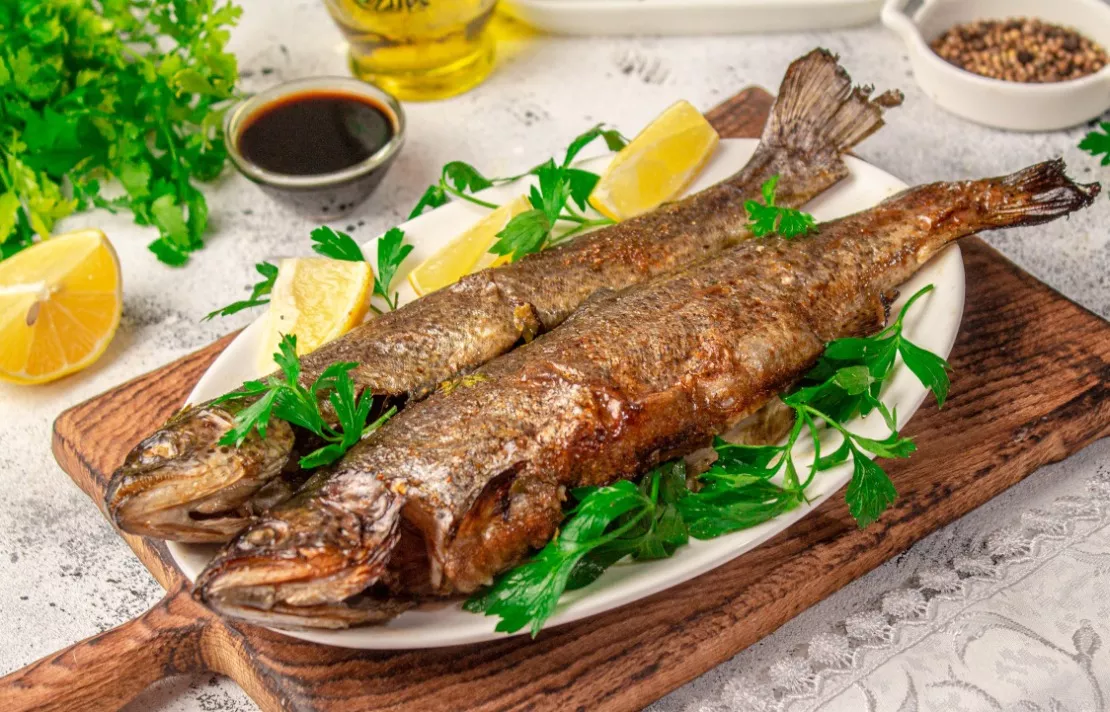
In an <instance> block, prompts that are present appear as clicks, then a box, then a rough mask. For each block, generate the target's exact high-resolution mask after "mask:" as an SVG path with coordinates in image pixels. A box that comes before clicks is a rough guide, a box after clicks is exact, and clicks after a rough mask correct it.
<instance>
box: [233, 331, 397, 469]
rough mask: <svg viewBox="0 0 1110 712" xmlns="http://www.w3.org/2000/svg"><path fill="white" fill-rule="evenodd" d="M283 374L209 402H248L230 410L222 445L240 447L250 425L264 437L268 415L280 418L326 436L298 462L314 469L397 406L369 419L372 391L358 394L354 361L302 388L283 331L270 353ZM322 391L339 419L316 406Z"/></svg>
mask: <svg viewBox="0 0 1110 712" xmlns="http://www.w3.org/2000/svg"><path fill="white" fill-rule="evenodd" d="M274 361H275V362H276V363H277V364H278V367H279V369H280V372H281V375H280V376H278V375H272V376H270V377H269V378H267V379H266V380H265V381H247V382H246V383H244V384H243V385H242V387H241V388H239V390H236V391H232V392H231V393H227V394H225V395H223V396H220V397H219V398H217V399H215V400H214V401H212V403H213V404H219V403H228V402H231V403H232V404H233V405H232V408H231V409H233V408H234V407H236V405H237V404H241V403H242V402H243V401H253V402H250V403H249V405H247V406H246V407H245V408H242V409H241V410H239V411H238V412H235V413H234V423H233V424H232V427H231V429H230V430H228V432H227V433H225V434H224V435H223V437H221V438H220V441H219V444H220V445H227V446H233V447H239V446H241V445H242V444H243V441H244V440H246V439H247V437H248V436H249V435H250V433H251V431H252V430H254V431H256V432H257V433H258V436H259V437H260V438H265V437H266V426H267V425H268V424H269V422H270V419H271V418H279V419H281V420H284V421H286V422H288V423H291V424H293V425H296V426H298V427H300V428H304V429H305V430H308V431H309V432H311V433H313V434H315V435H316V436H317V437H318V438H320V439H322V440H323V441H324V443H325V444H324V445H323V446H321V447H319V448H317V449H316V450H313V451H312V452H310V453H308V454H307V455H304V456H303V457H301V459H300V466H301V467H303V468H305V469H314V468H317V467H323V466H324V465H330V464H331V463H333V462H335V461H336V460H338V459H339V458H340V457H342V456H343V454H344V453H345V452H347V450H349V449H351V448H352V447H354V445H355V444H356V443H357V442H358V441H359V440H361V439H362V438H364V437H366V436H367V435H369V434H370V433H372V432H374V431H375V430H377V429H378V428H380V427H381V426H382V425H383V424H384V423H385V422H386V421H387V420H389V419H390V418H391V417H393V415H394V414H395V413H396V412H397V409H396V408H395V407H391V408H389V409H388V410H386V411H385V412H384V413H382V414H381V416H379V417H378V418H377V419H376V420H374V421H373V422H370V423H367V419H368V418H369V416H370V411H371V410H372V408H373V399H374V396H373V394H372V393H370V392H369V391H365V392H363V393H362V396H361V397H358V396H357V388H356V386H355V384H354V382H353V381H352V380H351V375H350V371H351V369H352V368H355V367H356V366H357V365H358V364H356V363H336V364H332V365H331V366H329V367H328V368H327V369H325V370H324V372H323V373H321V374H320V376H319V377H317V379H316V380H315V382H313V384H312V386H311V387H309V388H305V387H304V386H303V385H302V384H301V382H300V375H301V363H300V361H299V360H298V358H297V337H296V336H294V335H292V334H283V335H282V337H281V341H280V343H279V344H278V350H277V352H276V353H275V354H274ZM324 397H326V398H327V399H328V402H329V403H331V406H332V408H333V409H334V411H335V415H336V419H337V421H338V423H337V424H336V425H332V424H330V423H328V422H327V421H326V420H325V419H324V416H323V414H322V413H321V412H320V400H321V399H322V398H324Z"/></svg>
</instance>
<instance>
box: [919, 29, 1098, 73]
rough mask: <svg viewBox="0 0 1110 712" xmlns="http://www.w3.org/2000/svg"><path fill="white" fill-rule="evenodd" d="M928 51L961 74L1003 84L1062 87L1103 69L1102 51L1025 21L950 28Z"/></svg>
mask: <svg viewBox="0 0 1110 712" xmlns="http://www.w3.org/2000/svg"><path fill="white" fill-rule="evenodd" d="M930 46H931V47H932V48H933V51H934V52H936V53H937V54H938V55H940V57H941V58H943V59H945V60H946V61H948V62H949V63H951V64H954V65H956V66H957V67H959V68H961V69H966V70H967V71H969V72H974V73H975V74H980V75H982V76H984V77H991V78H992V79H1002V80H1005V81H1008V82H1027V83H1043V82H1062V81H1066V80H1068V79H1078V78H1080V77H1085V76H1087V75H1088V74H1094V73H1095V72H1097V71H1098V70H1100V69H1102V68H1103V67H1105V66H1106V64H1107V56H1106V51H1105V50H1104V49H1103V48H1102V47H1101V46H1099V45H1098V44H1096V43H1095V42H1093V41H1092V40H1090V39H1088V38H1087V37H1084V36H1083V35H1081V34H1079V33H1078V32H1076V31H1075V30H1073V29H1071V28H1069V27H1062V26H1060V25H1053V24H1049V23H1047V22H1042V21H1040V20H1036V19H1033V18H1025V17H1015V18H1011V19H1008V20H976V21H974V22H969V23H966V24H963V25H956V26H955V27H953V28H951V29H950V30H948V31H947V32H945V33H944V34H942V35H941V36H940V37H938V38H936V39H935V40H933V41H932V43H931V44H930Z"/></svg>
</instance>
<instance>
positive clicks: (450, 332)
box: [106, 50, 901, 542]
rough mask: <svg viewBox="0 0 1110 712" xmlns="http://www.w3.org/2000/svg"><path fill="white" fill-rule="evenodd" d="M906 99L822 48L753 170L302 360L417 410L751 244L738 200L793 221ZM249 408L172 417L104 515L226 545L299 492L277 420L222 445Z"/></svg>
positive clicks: (115, 489)
mask: <svg viewBox="0 0 1110 712" xmlns="http://www.w3.org/2000/svg"><path fill="white" fill-rule="evenodd" d="M900 101H901V96H900V95H899V94H897V93H886V94H883V95H881V96H879V97H876V98H875V99H874V100H871V99H869V90H867V89H859V88H857V89H852V86H851V80H850V79H849V78H848V76H847V74H846V73H845V72H844V70H843V69H842V68H840V67H839V66H838V65H837V62H836V58H835V57H834V56H832V55H831V54H829V53H828V52H826V51H824V50H814V51H813V52H811V53H810V54H808V55H806V56H805V57H803V58H801V59H799V60H797V61H795V62H794V63H793V64H792V65H791V66H790V68H789V69H788V70H787V73H786V77H785V78H784V80H783V84H782V87H781V89H780V95H779V99H778V100H777V102H776V103H775V106H774V108H773V110H772V113H771V117H770V120H769V122H768V124H767V126H766V129H765V130H764V132H763V136H762V137H761V139H760V145H759V148H758V149H757V150H756V152H755V154H754V155H753V156H752V158H751V160H750V161H749V162H748V164H747V166H745V168H744V169H743V170H741V171H740V172H739V173H737V174H736V175H734V176H732V177H731V178H729V179H727V180H725V181H723V182H721V183H719V184H717V185H715V186H713V187H711V188H709V189H707V190H704V191H702V192H700V193H698V194H696V195H694V196H691V197H689V198H686V199H684V200H680V201H678V202H676V203H671V204H668V205H665V206H663V207H661V208H659V209H658V210H656V211H654V212H652V213H649V214H646V215H643V216H641V217H638V218H635V219H633V220H629V221H627V222H624V223H621V224H619V225H615V226H612V227H609V228H605V229H602V230H598V231H597V232H594V233H590V234H588V235H584V236H582V237H580V238H578V239H576V240H574V241H572V242H570V243H568V244H566V245H562V246H559V247H556V248H554V249H551V250H547V251H544V252H541V253H538V254H533V255H529V256H528V257H526V258H524V259H523V260H521V261H519V262H516V263H514V264H510V265H505V266H502V267H499V268H496V269H489V270H485V271H483V272H479V273H477V274H473V275H470V276H467V277H464V278H463V279H462V280H461V281H459V282H458V283H457V284H455V285H453V286H451V287H448V288H445V289H442V290H440V291H437V292H434V293H432V294H429V295H427V296H425V297H423V298H421V299H418V300H416V301H414V302H412V303H410V304H407V305H405V306H404V307H401V308H400V309H398V310H396V311H394V312H391V313H388V314H384V315H382V316H380V317H378V318H376V319H373V320H372V321H370V322H368V323H367V324H365V325H363V326H361V327H359V328H357V329H355V330H353V331H351V332H350V333H349V334H347V335H346V336H344V337H342V338H340V339H338V340H336V341H334V342H332V343H330V344H328V345H326V346H324V347H322V348H320V349H319V350H318V351H316V352H315V353H312V354H310V355H308V356H306V357H304V358H303V359H302V374H303V379H304V380H305V382H306V384H308V383H311V382H312V381H313V380H314V379H315V378H316V377H317V376H318V375H319V374H320V372H322V371H323V369H325V368H326V367H327V366H329V365H331V364H333V363H335V362H337V361H353V362H356V363H358V364H359V366H358V368H356V369H355V370H354V371H353V372H352V378H353V379H354V381H355V383H356V385H357V386H358V387H359V388H360V389H369V390H370V392H372V393H374V394H376V395H380V396H382V397H383V401H391V402H397V403H403V402H404V401H410V402H411V401H415V400H418V399H420V398H422V397H424V396H426V395H427V394H428V393H429V392H431V391H432V390H434V389H435V388H436V387H437V386H438V385H439V384H440V383H442V382H444V381H447V380H449V379H451V378H453V377H456V376H458V375H460V374H464V373H467V372H469V371H471V370H473V369H475V368H477V367H479V366H481V365H482V364H484V363H486V362H487V361H489V360H490V359H493V358H495V357H497V356H499V355H501V354H503V353H505V352H507V351H510V350H511V349H512V348H513V347H514V346H516V345H517V344H518V343H520V342H521V341H522V340H527V339H528V338H531V337H532V336H534V335H535V334H538V333H542V332H546V331H549V330H551V329H553V328H554V327H556V326H558V325H559V324H560V323H562V322H563V320H565V319H566V318H567V317H568V316H569V315H570V314H571V312H573V311H574V310H575V309H576V308H577V307H578V306H579V305H580V304H582V302H583V301H585V300H586V299H587V298H588V297H590V296H591V295H593V294H595V293H598V292H599V291H605V290H619V289H622V288H625V287H628V286H629V285H633V284H637V283H640V282H643V281H645V280H647V279H650V278H652V277H654V276H657V275H660V274H663V273H666V272H669V271H671V270H674V269H676V268H679V267H682V266H684V265H687V264H690V263H692V262H695V261H697V260H699V259H702V258H705V257H707V256H710V255H714V254H717V253H719V252H721V251H723V250H725V249H728V248H729V247H731V246H733V245H735V244H737V243H738V242H740V241H742V240H744V239H746V238H748V237H750V233H749V232H748V229H747V217H746V215H745V211H744V201H745V200H748V199H751V198H757V197H758V196H759V190H760V186H761V185H762V184H763V183H764V182H765V181H767V180H768V179H769V178H771V177H772V176H775V175H778V176H780V179H779V183H778V187H777V201H778V203H779V204H780V205H783V206H792V207H797V206H801V205H802V204H804V203H806V202H807V201H809V200H810V199H812V198H814V197H815V196H817V195H818V194H820V193H821V192H823V191H825V190H826V189H828V188H829V187H831V186H832V185H834V184H835V183H837V182H838V181H839V180H841V179H842V178H844V177H845V176H846V175H847V169H846V168H845V166H844V163H843V161H842V160H841V156H842V154H843V153H845V152H846V151H848V150H849V149H851V148H852V147H853V146H855V145H856V144H857V143H858V142H859V141H861V140H863V139H864V138H865V137H867V136H868V135H870V134H871V133H873V132H874V131H875V130H877V129H878V128H879V127H880V126H882V123H883V122H882V110H883V108H885V107H889V106H893V105H896V104H898V103H899V102H900ZM247 405H249V403H247V402H244V401H235V402H232V403H222V404H220V405H212V404H208V405H202V406H199V407H193V408H187V409H185V410H184V411H182V412H180V413H178V414H177V415H175V416H174V417H173V418H171V419H170V420H169V422H167V423H166V424H165V426H163V428H162V429H161V430H159V431H158V432H156V433H155V434H154V435H152V436H150V437H149V438H147V439H146V440H144V441H143V442H141V443H139V445H138V446H136V447H135V449H134V450H133V451H132V452H131V453H130V454H129V455H128V457H127V459H126V461H125V462H124V464H123V466H122V467H120V469H119V470H117V471H116V473H115V474H114V475H113V477H112V481H111V483H110V485H109V488H108V492H107V497H106V504H107V510H108V512H109V513H110V514H111V516H112V517H113V518H114V520H115V522H116V524H117V525H118V526H119V527H120V528H121V529H123V530H125V531H128V532H132V533H135V534H143V535H148V536H156V537H161V538H165V539H174V540H179V541H194V542H204V541H226V540H227V539H229V538H230V537H231V536H232V535H233V534H235V533H236V532H237V531H239V530H240V529H241V528H242V527H243V526H244V525H245V523H246V521H247V519H248V518H249V516H251V515H252V514H255V513H257V512H259V511H262V510H264V509H265V508H266V507H268V506H269V505H271V504H273V503H274V502H277V501H280V500H281V499H283V498H284V497H286V496H287V495H288V494H289V493H290V489H289V485H288V483H289V481H290V480H293V479H295V476H296V474H297V473H296V468H295V461H296V458H291V457H290V455H291V453H292V452H293V451H294V449H299V448H298V441H301V440H303V439H304V437H305V434H304V433H296V432H294V429H293V428H291V427H290V426H289V425H288V424H286V423H283V422H280V421H278V422H274V423H272V424H271V426H270V428H269V437H268V438H267V439H266V440H262V439H260V438H259V437H258V436H257V434H252V435H251V436H250V437H249V438H248V439H247V440H246V442H244V443H243V444H242V446H241V447H239V448H238V449H229V448H226V447H221V446H220V445H218V441H219V439H220V438H221V437H222V436H223V435H224V434H225V433H226V432H227V431H228V429H229V428H230V427H231V426H232V422H233V419H234V416H235V414H236V412H238V410H239V409H242V408H245V407H246V406H247Z"/></svg>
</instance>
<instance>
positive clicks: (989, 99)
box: [882, 0, 1110, 131]
mask: <svg viewBox="0 0 1110 712" xmlns="http://www.w3.org/2000/svg"><path fill="white" fill-rule="evenodd" d="M908 2H909V0H887V2H886V5H884V6H883V11H882V20H883V24H884V25H886V26H887V27H889V28H890V29H892V30H894V31H895V32H897V33H898V34H899V35H900V36H901V37H902V39H903V41H905V43H906V46H907V47H908V49H909V54H910V62H911V64H912V65H913V72H914V76H915V77H916V79H917V83H918V84H920V85H921V88H922V89H923V90H924V91H925V93H926V94H928V95H929V96H930V97H931V98H932V99H933V100H934V101H936V102H937V103H938V104H940V105H941V106H942V107H943V108H945V109H947V110H948V111H951V112H952V113H953V114H957V115H958V116H962V117H964V118H965V119H971V120H972V121H975V122H977V123H980V124H985V125H987V126H993V127H995V128H1001V129H1011V130H1014V131H1054V130H1057V129H1063V128H1068V127H1069V126H1075V125H1076V124H1081V123H1083V122H1085V121H1089V120H1090V119H1093V118H1095V117H1096V116H1099V115H1100V114H1102V113H1103V112H1104V111H1106V110H1107V109H1110V67H1104V68H1103V69H1102V70H1101V71H1099V72H1097V73H1095V74H1092V75H1090V76H1087V77H1083V78H1081V79H1073V80H1070V81H1065V82H1055V83H1050V84H1049V83H1046V84H1024V83H1021V82H1006V81H1002V80H1000V79H989V78H987V77H982V76H979V75H978V74H973V73H971V72H968V71H965V70H963V69H960V68H958V67H956V66H954V65H952V64H949V63H948V62H946V61H945V60H943V59H941V58H940V56H938V55H937V54H936V53H935V52H933V50H932V49H930V48H929V42H930V41H932V40H933V39H935V38H936V37H938V36H940V35H941V34H942V33H943V32H944V31H945V30H947V29H949V28H950V27H952V26H953V25H958V24H962V23H965V22H971V21H972V20H980V19H983V20H992V19H993V20H997V19H1005V18H1010V17H1035V18H1038V19H1040V20H1043V21H1045V22H1051V23H1055V24H1058V25H1065V26H1067V27H1073V28H1075V29H1077V30H1079V31H1080V32H1082V33H1083V34H1084V35H1086V36H1087V37H1089V38H1090V39H1092V40H1094V41H1095V42H1097V43H1099V44H1100V45H1102V46H1103V47H1104V48H1106V47H1110V6H1108V5H1107V4H1106V3H1105V2H1104V1H1103V0H925V3H924V4H923V5H922V6H921V7H920V8H919V9H918V10H917V11H916V12H914V13H913V17H912V18H911V17H910V16H908V15H907V14H906V5H907V4H908Z"/></svg>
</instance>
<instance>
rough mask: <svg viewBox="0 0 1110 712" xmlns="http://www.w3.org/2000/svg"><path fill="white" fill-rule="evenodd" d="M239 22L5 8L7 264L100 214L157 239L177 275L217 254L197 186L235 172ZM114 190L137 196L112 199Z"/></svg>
mask: <svg viewBox="0 0 1110 712" xmlns="http://www.w3.org/2000/svg"><path fill="white" fill-rule="evenodd" d="M239 14H240V9H239V8H238V7H236V6H235V5H233V4H231V3H230V2H225V1H223V0H174V1H173V2H170V1H169V0H142V1H136V2H97V3H93V2H72V1H70V0H12V1H10V2H5V3H0V259H4V258H6V257H9V256H11V255H13V254H15V253H16V252H18V251H20V250H22V249H24V248H25V247H28V246H29V245H31V244H32V243H33V242H35V241H36V239H46V238H48V237H49V236H50V232H51V231H52V230H53V228H54V224H55V222H57V221H58V220H59V219H61V218H64V217H66V216H67V215H70V214H71V213H73V212H74V211H77V210H84V209H86V208H90V207H102V208H106V209H108V210H111V211H113V212H114V211H117V210H129V211H131V212H132V214H133V215H134V219H135V222H136V223H138V224H140V225H153V226H155V227H157V228H158V233H159V237H158V238H157V239H156V240H154V241H153V242H152V243H150V249H151V251H152V252H154V254H155V255H156V256H157V257H158V259H160V260H162V261H163V262H165V263H167V264H171V265H181V264H184V263H185V262H186V261H187V260H188V258H189V254H190V253H191V252H193V251H195V250H198V249H200V248H201V247H202V246H203V244H204V243H203V236H204V233H205V231H206V230H207V226H208V205H207V203H206V202H205V199H204V195H203V194H202V193H201V192H200V191H199V190H198V189H197V187H196V186H195V185H194V181H209V180H212V179H214V178H215V177H216V176H217V175H219V173H220V171H221V169H222V168H223V166H224V163H225V162H226V158H227V151H226V149H225V148H224V143H223V140H222V117H223V112H224V111H225V110H226V108H227V106H228V105H229V103H230V102H229V100H230V99H233V98H234V97H235V83H236V81H237V80H238V69H237V66H236V60H235V56H234V55H232V54H230V53H228V52H227V51H226V49H225V47H226V44H227V41H228V38H229V32H228V30H229V28H230V27H231V26H233V25H234V24H235V22H236V21H237V19H238V17H239ZM113 178H114V179H116V180H118V181H119V183H120V184H121V185H122V187H123V189H124V194H123V195H122V196H120V197H116V198H108V197H105V196H104V195H102V194H101V181H104V180H106V179H113Z"/></svg>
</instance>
